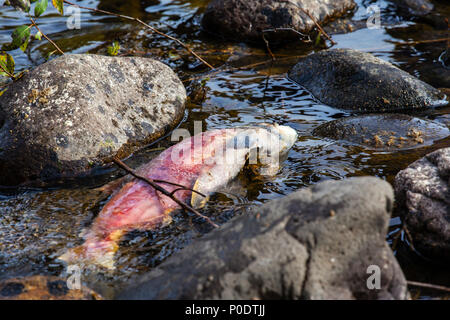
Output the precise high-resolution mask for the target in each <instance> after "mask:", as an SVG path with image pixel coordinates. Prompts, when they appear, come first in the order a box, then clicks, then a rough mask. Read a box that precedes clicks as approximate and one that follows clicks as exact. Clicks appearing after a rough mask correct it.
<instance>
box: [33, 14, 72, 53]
mask: <svg viewBox="0 0 450 320" xmlns="http://www.w3.org/2000/svg"><path fill="white" fill-rule="evenodd" d="M30 20H31V24H32V26H33V27H35V28H36V30H37V31H39V32H40V33H41V34H42V35H43V36H44V38H45V39H47V41H48V42H50V43H51V44H52V45H53V46H54V47H55V48H56V50H58V52H59V53H61V54H64V51H62V50H61V48H60V47H58V45H57V44H56V43H55V42H54V41H53V40H52V39H50V38H49V37H47V35H46V34H45V33H43V32H42V31H41V29H39V27H38V25H37V24H36V22H35V21H34V20H33V18H32V17H30Z"/></svg>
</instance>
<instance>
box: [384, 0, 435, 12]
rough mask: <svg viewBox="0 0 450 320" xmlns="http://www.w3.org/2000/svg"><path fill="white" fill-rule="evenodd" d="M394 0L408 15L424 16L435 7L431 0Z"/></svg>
mask: <svg viewBox="0 0 450 320" xmlns="http://www.w3.org/2000/svg"><path fill="white" fill-rule="evenodd" d="M392 2H394V3H395V4H396V5H397V6H398V7H399V9H400V11H401V12H403V13H405V14H407V15H408V16H424V15H426V14H429V13H430V12H431V11H432V10H433V9H434V6H433V4H432V3H431V2H430V1H429V0H392Z"/></svg>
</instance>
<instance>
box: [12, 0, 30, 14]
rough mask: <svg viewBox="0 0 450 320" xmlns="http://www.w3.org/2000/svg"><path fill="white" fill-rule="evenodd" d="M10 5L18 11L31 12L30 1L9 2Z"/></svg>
mask: <svg viewBox="0 0 450 320" xmlns="http://www.w3.org/2000/svg"><path fill="white" fill-rule="evenodd" d="M9 4H10V5H11V6H13V7H14V8H15V9H16V10H20V11H25V12H28V11H30V6H31V4H30V0H9Z"/></svg>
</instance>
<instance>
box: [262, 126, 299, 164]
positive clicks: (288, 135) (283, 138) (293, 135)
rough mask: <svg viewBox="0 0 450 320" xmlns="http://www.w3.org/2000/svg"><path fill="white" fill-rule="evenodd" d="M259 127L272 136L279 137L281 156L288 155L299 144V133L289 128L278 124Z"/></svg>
mask: <svg viewBox="0 0 450 320" xmlns="http://www.w3.org/2000/svg"><path fill="white" fill-rule="evenodd" d="M258 126H259V127H262V128H265V129H267V130H268V131H269V132H270V133H272V134H275V135H278V139H279V145H278V149H279V150H278V153H279V155H280V156H285V155H287V153H288V152H289V150H290V149H291V148H292V147H293V146H294V144H295V143H296V142H297V139H298V134H297V131H295V130H294V129H292V128H291V127H289V126H282V125H279V124H278V123H276V122H273V123H266V122H264V123H261V124H259V125H258Z"/></svg>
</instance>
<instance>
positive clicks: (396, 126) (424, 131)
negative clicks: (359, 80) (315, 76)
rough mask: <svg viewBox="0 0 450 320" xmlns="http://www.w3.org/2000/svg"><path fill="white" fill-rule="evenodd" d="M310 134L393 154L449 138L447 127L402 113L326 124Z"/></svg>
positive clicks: (348, 119)
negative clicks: (400, 150) (393, 152)
mask: <svg viewBox="0 0 450 320" xmlns="http://www.w3.org/2000/svg"><path fill="white" fill-rule="evenodd" d="M313 135H317V136H320V137H326V138H330V139H334V140H344V141H348V142H350V143H355V144H358V145H362V146H364V147H366V148H370V149H376V150H385V151H395V150H399V149H411V148H420V147H424V146H429V145H432V144H433V143H434V142H436V141H438V140H441V139H444V138H446V137H448V136H449V135H450V130H449V128H448V127H447V126H445V125H443V124H441V123H438V122H434V121H430V120H423V119H420V118H415V117H411V116H408V115H404V114H389V113H388V114H371V115H361V116H354V117H346V118H342V119H338V120H334V121H330V122H326V123H324V124H322V125H320V126H318V127H317V128H315V129H314V131H313Z"/></svg>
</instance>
